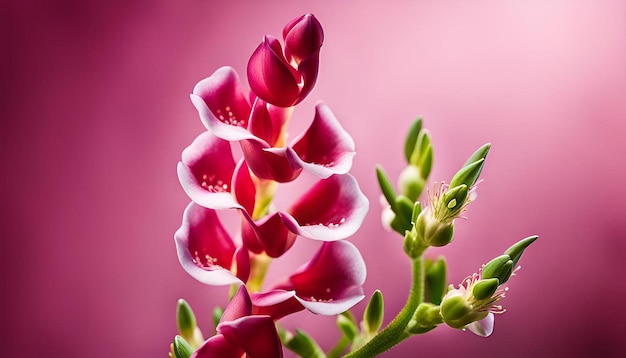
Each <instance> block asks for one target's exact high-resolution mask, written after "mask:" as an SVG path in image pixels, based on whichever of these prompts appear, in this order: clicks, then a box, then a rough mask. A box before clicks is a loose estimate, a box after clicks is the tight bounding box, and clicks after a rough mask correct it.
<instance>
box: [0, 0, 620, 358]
mask: <svg viewBox="0 0 626 358" xmlns="http://www.w3.org/2000/svg"><path fill="white" fill-rule="evenodd" d="M269 3H270V2H268V4H269ZM444 3H446V4H444ZM268 4H265V5H262V4H257V2H256V1H249V2H245V3H244V2H241V1H198V0H196V1H182V0H179V1H169V2H165V1H123V2H119V3H111V2H96V1H28V0H25V1H21V2H11V4H8V2H7V1H5V2H4V4H3V6H2V7H3V9H2V11H0V13H2V15H0V17H1V19H0V20H1V21H0V24H2V25H0V26H1V27H2V31H0V32H1V33H2V37H3V41H2V42H3V44H4V45H3V48H4V51H3V55H2V56H1V57H2V59H1V61H2V64H3V66H2V69H3V72H4V73H3V75H2V78H3V81H2V83H3V95H2V100H1V101H2V103H1V106H0V108H1V109H0V111H1V113H2V127H1V131H0V133H1V135H2V141H1V143H2V148H3V150H2V151H0V152H1V156H2V157H1V158H0V159H1V160H2V164H3V169H2V179H1V180H2V185H1V187H2V190H3V193H2V201H3V211H2V216H1V219H0V222H1V223H2V232H3V235H2V248H1V255H2V256H1V263H0V265H2V274H3V278H2V302H1V303H2V307H3V318H2V320H1V322H2V323H1V327H2V332H1V336H0V337H1V338H0V340H1V343H2V344H1V346H2V351H3V354H4V355H5V356H11V355H13V356H20V357H25V356H33V357H34V356H39V357H44V356H45V357H56V356H59V357H60V356H64V357H77V356H90V357H164V356H166V351H167V349H168V344H169V341H170V340H171V339H172V337H173V336H174V334H175V333H176V330H175V321H174V310H175V303H176V300H177V299H178V298H179V297H184V298H186V299H187V300H188V301H189V302H190V303H191V304H192V306H193V307H194V308H195V310H196V313H197V314H198V316H199V320H200V324H201V326H202V327H203V329H204V330H205V332H207V333H209V332H210V329H209V326H210V324H209V312H210V311H211V309H212V307H213V306H214V305H215V304H224V303H225V302H226V301H225V299H226V292H227V289H226V288H211V287H207V286H203V285H202V284H200V283H197V282H196V281H194V280H193V279H192V278H190V277H189V276H188V275H187V274H186V273H185V272H184V271H183V270H182V268H181V267H180V266H179V264H178V261H177V258H176V254H175V247H174V241H173V233H174V231H175V230H176V229H177V228H178V226H179V225H180V221H181V215H182V211H183V209H184V207H185V206H186V204H187V203H188V199H187V197H186V196H185V194H184V193H183V191H182V189H181V188H180V186H179V184H178V180H177V178H176V171H175V167H176V163H177V162H178V160H179V158H180V153H181V151H182V149H183V148H184V147H186V146H187V145H188V144H189V143H191V141H192V140H193V138H195V136H196V135H198V134H199V133H200V132H201V131H202V130H203V129H204V128H203V126H202V125H201V123H200V121H199V119H198V117H197V113H196V111H195V109H194V108H193V106H192V105H191V102H190V101H189V97H188V95H189V93H190V92H191V90H192V88H193V86H194V85H195V83H196V82H197V81H198V80H200V79H202V78H204V77H206V76H208V75H209V74H211V73H212V72H213V71H214V70H215V69H217V68H218V67H220V66H223V65H230V66H233V67H235V68H236V69H237V70H238V71H239V72H240V73H241V74H243V73H245V65H246V63H247V59H248V56H249V55H250V54H251V53H252V51H253V50H254V48H255V47H256V46H257V44H258V43H259V41H260V40H261V37H262V36H263V35H264V34H274V35H280V31H281V30H282V26H283V25H284V24H285V23H286V22H287V21H288V20H290V19H291V18H293V17H296V16H298V15H300V14H303V13H305V12H313V13H314V14H315V15H316V16H317V17H318V19H319V20H320V21H321V23H322V25H323V26H324V29H325V33H326V41H325V43H324V46H323V49H322V58H321V70H320V71H321V73H320V77H319V80H318V85H317V87H316V89H315V90H314V91H313V93H312V94H311V96H310V97H309V99H307V100H306V101H305V102H304V103H303V104H302V105H301V106H299V107H298V109H297V110H296V113H295V117H294V119H293V121H292V123H291V127H290V133H292V137H293V136H294V135H295V134H297V133H299V131H300V130H301V129H303V128H304V127H305V126H306V125H307V124H308V123H309V121H310V120H311V119H312V117H313V107H314V104H315V103H316V101H317V100H324V101H325V102H326V103H328V104H329V105H330V107H331V108H332V110H333V111H334V113H335V114H336V115H337V117H338V118H339V119H340V121H341V122H342V124H343V125H344V126H345V128H346V129H347V130H348V131H349V132H350V133H351V134H352V135H353V137H354V139H355V141H356V143H357V151H358V154H357V157H356V159H355V163H354V167H353V170H352V173H353V174H354V175H355V176H356V177H357V179H358V180H359V182H360V184H361V187H362V189H363V191H364V192H365V194H366V195H367V196H368V197H369V199H370V202H371V208H370V213H369V214H368V217H367V218H366V222H365V223H364V225H363V227H362V229H361V230H360V231H359V232H358V233H357V234H356V235H355V236H354V237H352V238H351V239H350V240H351V241H352V242H353V243H355V244H356V245H357V246H358V247H359V248H360V249H361V251H362V253H363V256H364V257H365V259H366V262H367V263H368V279H367V283H366V285H365V289H366V292H367V293H368V294H370V293H371V292H372V291H373V290H374V289H375V288H380V289H382V291H383V293H384V295H385V301H386V305H387V306H386V308H387V312H388V317H387V319H389V318H390V317H391V313H392V312H395V311H396V310H397V309H398V308H399V307H400V306H401V305H402V304H403V303H404V299H405V297H406V295H407V291H408V281H409V265H408V262H407V260H405V259H404V258H403V253H402V249H401V240H400V239H399V236H397V235H394V234H392V233H388V232H385V231H383V230H382V229H381V227H380V220H379V216H380V211H381V209H380V206H379V204H378V195H379V192H378V189H377V186H376V181H375V176H374V165H375V164H377V163H381V164H383V165H384V167H385V168H386V170H387V171H388V172H389V173H390V174H391V175H392V176H394V177H395V176H397V174H398V173H399V172H400V170H401V169H402V166H403V162H402V156H401V153H402V141H403V137H404V132H405V130H406V128H407V126H408V124H409V122H410V121H411V120H412V119H413V118H415V117H416V116H417V115H423V116H424V118H425V123H426V126H427V127H428V128H429V129H430V131H431V133H432V136H433V141H434V146H435V157H436V164H435V167H434V172H433V177H432V178H433V179H434V180H449V178H450V177H451V175H452V174H453V173H454V171H455V170H456V169H457V168H458V167H459V166H460V165H461V164H462V162H463V161H464V160H465V159H466V157H467V156H468V155H469V154H470V153H471V152H472V151H473V150H474V149H475V148H477V147H478V146H480V145H481V144H483V143H485V142H488V141H489V142H491V143H493V147H492V152H491V154H490V155H489V159H488V161H487V165H486V168H485V170H484V172H483V173H484V174H483V179H484V181H483V182H482V183H481V184H480V187H479V198H478V201H477V202H476V203H474V204H473V205H472V206H471V207H470V208H469V211H468V212H467V216H468V217H469V220H467V221H459V222H458V224H457V236H456V239H455V242H454V243H453V244H452V245H450V246H449V247H446V248H444V249H441V250H438V251H437V252H435V253H434V254H437V253H442V254H445V255H446V256H447V257H448V259H449V270H450V275H449V276H450V280H451V282H454V283H458V282H459V281H460V280H461V279H462V278H463V277H465V276H466V275H468V274H471V273H472V272H474V271H475V270H476V269H477V268H478V267H479V266H480V264H482V263H484V262H486V261H488V260H489V259H490V258H492V257H494V256H496V255H498V254H500V253H501V252H502V251H503V250H504V249H506V247H508V245H510V244H511V243H513V242H515V241H517V240H518V239H521V238H523V237H526V236H528V235H531V234H538V235H540V239H539V241H537V242H536V244H535V245H533V246H532V247H531V248H530V249H529V251H528V252H527V254H526V255H525V256H524V257H523V258H522V261H521V264H522V266H523V269H522V270H521V271H520V274H519V275H518V276H516V277H515V278H514V279H512V280H511V281H510V287H511V291H510V294H509V297H507V298H506V299H505V300H504V301H503V304H504V305H505V307H506V308H507V309H508V312H506V313H505V314H504V315H502V316H498V317H496V327H495V332H494V334H493V336H492V337H490V338H488V339H483V338H479V337H476V336H473V335H472V334H471V333H468V332H460V331H456V330H452V329H449V328H447V327H440V328H438V329H436V330H435V331H434V332H432V333H430V334H428V335H427V336H420V337H415V338H412V339H411V340H409V341H407V342H405V343H404V344H402V345H401V346H399V347H397V348H396V349H395V350H393V351H391V352H390V353H388V354H387V355H386V356H388V357H400V356H414V355H417V351H418V350H422V349H423V350H425V351H427V352H429V354H430V356H451V355H452V354H459V355H460V354H464V355H465V356H470V357H472V356H477V355H478V354H483V355H486V354H489V355H493V356H503V355H507V356H512V357H527V356H553V357H576V356H591V355H599V356H606V357H608V356H622V355H623V354H626V341H625V340H624V321H625V320H626V311H625V310H624V297H625V296H626V287H625V284H624V278H623V272H624V257H625V256H624V254H625V253H626V243H625V240H626V225H625V224H624V222H625V219H624V213H626V205H625V202H626V189H625V186H624V179H625V170H626V169H624V164H625V161H624V159H623V155H624V153H626V144H625V143H626V140H624V138H623V136H624V133H626V122H625V121H624V120H625V119H626V66H625V65H624V64H625V63H626V3H625V2H623V1H543V0H541V1H540V0H536V1H463V2H454V3H452V2H443V1H395V2H392V1H388V2H382V1H381V2H375V1H352V2H348V1H336V2H331V1H310V2H307V1H294V0H289V1H287V0H285V1H273V2H271V4H272V5H268ZM384 4H386V5H384ZM307 180H308V179H307V178H306V177H305V178H303V181H302V182H305V183H306V182H307ZM302 190H303V187H302V186H297V185H296V186H289V187H287V188H285V190H284V191H282V192H279V199H277V200H278V203H279V204H280V205H282V203H283V202H284V203H288V202H289V198H290V197H291V195H292V193H296V192H300V191H302ZM280 197H282V199H280ZM281 200H282V201H281ZM315 245H316V244H315V243H310V242H306V240H305V239H299V240H298V242H297V244H296V246H295V247H294V250H293V252H290V254H289V255H288V256H287V257H285V258H283V259H281V260H280V261H278V262H276V263H274V265H273V266H272V268H271V270H272V272H271V273H270V276H271V277H278V276H282V275H285V274H288V273H289V271H290V270H291V268H292V267H296V266H299V265H300V264H301V263H303V262H304V261H306V260H307V259H308V258H309V257H310V255H311V250H312V249H313V248H314V247H316V246H315ZM281 267H283V269H282V270H281ZM284 267H287V269H284ZM362 309H363V304H360V305H358V306H357V307H356V309H355V311H356V312H360V311H362ZM333 321H334V320H333V319H332V318H326V317H314V316H311V315H310V314H308V313H305V312H302V313H299V314H296V315H294V316H291V317H289V318H288V319H287V320H285V325H286V326H287V327H289V328H293V327H295V326H300V327H302V328H304V329H306V330H307V331H309V332H311V333H313V334H314V335H315V336H316V337H318V338H319V341H320V342H321V344H322V345H323V346H324V347H325V348H329V347H330V346H331V345H332V344H333V342H334V340H335V339H336V338H337V331H336V330H335V328H334V322H333ZM18 352H19V353H18Z"/></svg>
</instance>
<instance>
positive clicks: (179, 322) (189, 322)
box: [176, 298, 196, 341]
mask: <svg viewBox="0 0 626 358" xmlns="http://www.w3.org/2000/svg"><path fill="white" fill-rule="evenodd" d="M176 326H177V327H178V332H180V335H181V336H182V337H183V338H185V339H186V340H188V341H192V340H193V337H194V331H195V329H196V316H195V315H194V313H193V310H192V309H191V306H189V303H187V301H185V300H184V299H182V298H181V299H179V300H178V304H177V305H176Z"/></svg>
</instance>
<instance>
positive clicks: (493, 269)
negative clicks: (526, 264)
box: [481, 255, 514, 285]
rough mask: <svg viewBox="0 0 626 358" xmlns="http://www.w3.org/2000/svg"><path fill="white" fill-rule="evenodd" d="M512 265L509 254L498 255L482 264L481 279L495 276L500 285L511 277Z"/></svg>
mask: <svg viewBox="0 0 626 358" xmlns="http://www.w3.org/2000/svg"><path fill="white" fill-rule="evenodd" d="M513 267H514V264H513V260H511V257H510V256H509V255H500V256H498V257H496V258H494V259H493V260H491V261H489V262H488V263H487V264H486V265H485V266H483V269H482V273H481V277H482V278H483V279H487V278H497V279H498V281H500V284H501V285H502V284H504V283H505V282H506V281H508V279H509V277H511V274H512V273H513Z"/></svg>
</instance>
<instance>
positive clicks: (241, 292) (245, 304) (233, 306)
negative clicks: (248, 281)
mask: <svg viewBox="0 0 626 358" xmlns="http://www.w3.org/2000/svg"><path fill="white" fill-rule="evenodd" d="M251 314H252V301H250V296H249V295H248V291H247V290H246V287H245V286H243V285H242V286H239V289H237V293H235V295H234V296H233V298H232V300H230V302H229V303H228V306H226V309H224V313H222V317H221V318H220V324H221V323H222V322H228V321H234V320H236V319H238V318H241V317H245V316H249V315H251Z"/></svg>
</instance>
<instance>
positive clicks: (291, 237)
mask: <svg viewBox="0 0 626 358" xmlns="http://www.w3.org/2000/svg"><path fill="white" fill-rule="evenodd" d="M246 218H247V219H248V220H245V221H243V222H242V237H243V241H244V243H250V242H258V243H259V244H260V245H261V246H262V248H263V251H265V253H267V255H268V256H270V257H273V258H276V257H280V256H282V255H283V254H284V253H285V252H286V251H287V250H289V249H290V248H291V246H293V244H294V242H295V241H296V237H297V235H296V234H294V233H292V232H291V231H289V229H287V227H286V226H285V224H284V223H283V221H282V219H281V217H280V215H279V214H278V213H275V214H273V215H269V216H266V217H265V218H263V219H262V220H259V221H257V222H254V221H253V220H252V219H251V218H249V216H246ZM249 235H254V236H255V237H254V238H251V237H247V236H249ZM256 253H258V252H256Z"/></svg>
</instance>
